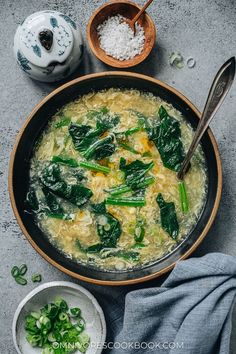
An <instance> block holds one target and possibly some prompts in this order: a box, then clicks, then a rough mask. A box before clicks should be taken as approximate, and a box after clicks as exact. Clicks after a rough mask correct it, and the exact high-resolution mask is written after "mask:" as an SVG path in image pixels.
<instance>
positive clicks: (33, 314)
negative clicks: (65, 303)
mask: <svg viewBox="0 0 236 354" xmlns="http://www.w3.org/2000/svg"><path fill="white" fill-rule="evenodd" d="M30 316H32V317H33V318H35V319H36V320H39V319H40V313H39V312H36V311H33V312H30Z"/></svg>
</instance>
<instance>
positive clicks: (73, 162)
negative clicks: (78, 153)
mask: <svg viewBox="0 0 236 354" xmlns="http://www.w3.org/2000/svg"><path fill="white" fill-rule="evenodd" d="M52 162H57V163H61V164H62V165H68V166H70V167H78V166H79V164H78V162H77V161H76V160H75V159H72V158H70V157H67V156H61V155H54V156H53V157H52Z"/></svg>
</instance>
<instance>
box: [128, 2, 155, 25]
mask: <svg viewBox="0 0 236 354" xmlns="http://www.w3.org/2000/svg"><path fill="white" fill-rule="evenodd" d="M152 2H153V0H148V1H147V2H146V4H145V5H144V6H143V7H142V8H141V10H140V11H139V12H138V13H137V15H136V16H135V17H134V18H133V20H132V21H131V22H132V24H133V25H134V24H135V22H136V21H137V20H138V19H139V17H140V16H141V15H142V14H143V13H144V11H145V10H146V8H147V7H148V6H149V5H151V3H152Z"/></svg>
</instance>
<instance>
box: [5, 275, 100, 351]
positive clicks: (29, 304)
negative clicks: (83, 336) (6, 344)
mask: <svg viewBox="0 0 236 354" xmlns="http://www.w3.org/2000/svg"><path fill="white" fill-rule="evenodd" d="M57 296H59V297H61V298H63V299H64V300H65V301H66V302H67V303H68V305H69V307H79V308H80V309H81V312H82V316H83V318H84V319H85V322H86V332H87V333H88V335H89V336H90V346H89V347H88V349H87V351H86V354H100V353H101V352H102V347H103V344H104V342H105V339H106V322H105V317H104V314H103V311H102V309H101V307H100V305H99V304H98V302H97V300H96V299H95V297H94V296H93V295H92V294H91V293H90V292H89V291H87V290H86V289H84V288H83V287H81V286H79V285H77V284H74V283H70V282H66V281H55V282H51V283H45V284H42V285H40V286H38V287H37V288H36V289H34V290H33V291H31V292H30V293H29V294H28V295H27V296H26V297H25V298H24V299H23V300H22V301H21V303H20V304H19V306H18V307H17V310H16V312H15V315H14V318H13V324H12V333H13V341H14V345H15V348H16V350H17V353H18V354H40V353H42V349H41V348H33V347H32V346H31V345H30V344H29V343H28V342H27V340H26V331H25V329H24V324H25V316H26V315H27V314H28V313H30V312H31V311H33V310H34V311H35V310H36V311H37V310H39V309H40V308H42V307H43V306H44V305H46V304H47V303H49V302H53V301H54V300H55V297H57ZM79 353H80V351H79V350H77V351H76V354H79Z"/></svg>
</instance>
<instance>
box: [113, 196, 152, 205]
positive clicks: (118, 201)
mask: <svg viewBox="0 0 236 354" xmlns="http://www.w3.org/2000/svg"><path fill="white" fill-rule="evenodd" d="M106 204H108V205H119V206H129V207H141V206H144V205H146V200H145V199H144V198H141V197H136V198H134V197H130V198H107V199H106Z"/></svg>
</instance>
